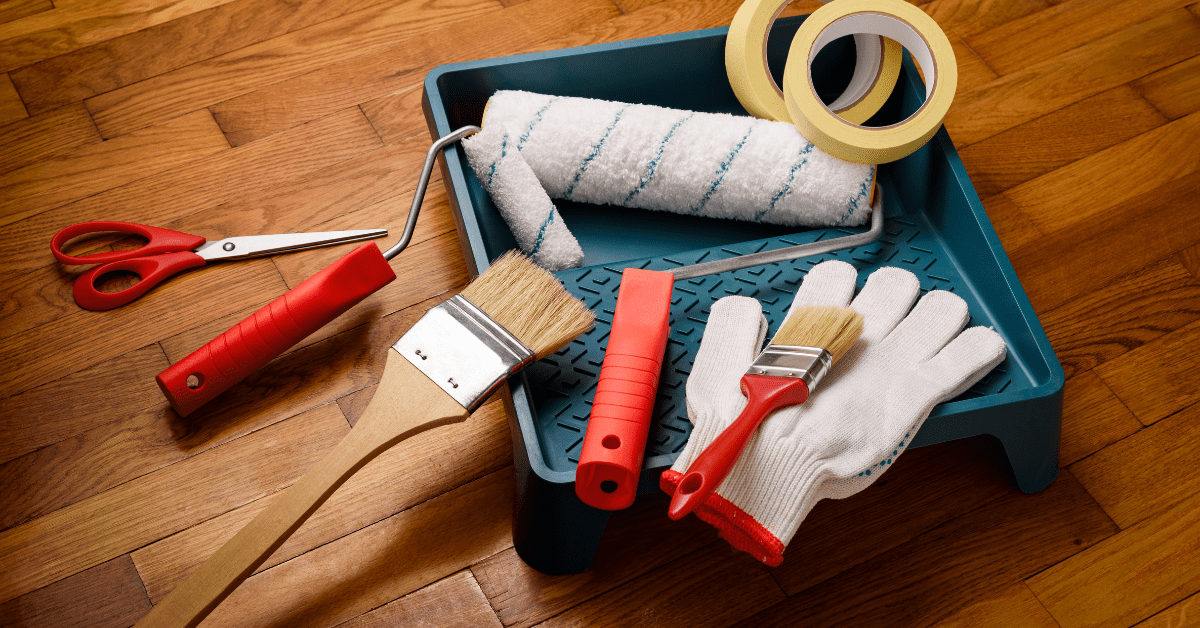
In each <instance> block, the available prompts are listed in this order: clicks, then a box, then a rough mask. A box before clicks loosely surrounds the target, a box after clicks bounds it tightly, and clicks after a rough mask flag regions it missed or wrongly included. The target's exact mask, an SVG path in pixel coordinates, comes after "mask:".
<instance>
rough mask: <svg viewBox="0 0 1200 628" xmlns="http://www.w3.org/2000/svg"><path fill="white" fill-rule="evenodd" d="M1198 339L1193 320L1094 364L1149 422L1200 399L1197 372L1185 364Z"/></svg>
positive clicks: (1198, 325) (1199, 334) (1199, 325)
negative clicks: (1110, 359) (1104, 362)
mask: <svg viewBox="0 0 1200 628" xmlns="http://www.w3.org/2000/svg"><path fill="white" fill-rule="evenodd" d="M1197 342H1200V322H1195V323H1191V324H1189V325H1187V326H1186V327H1182V328H1180V329H1178V330H1176V331H1173V332H1171V333H1169V334H1167V335H1165V336H1162V337H1160V338H1158V339H1156V340H1153V341H1151V342H1148V343H1146V344H1144V345H1142V346H1141V347H1138V348H1137V349H1134V350H1133V351H1130V352H1129V353H1127V354H1125V355H1123V356H1121V357H1119V358H1117V359H1115V360H1112V361H1111V362H1108V363H1106V364H1102V365H1100V366H1098V367H1096V373H1097V374H1098V375H1099V376H1100V378H1101V379H1103V380H1104V383H1105V384H1107V385H1108V387H1109V388H1111V389H1112V391H1113V392H1114V393H1115V394H1116V395H1117V397H1119V398H1120V399H1121V401H1122V402H1123V403H1124V404H1125V405H1126V406H1129V409H1130V410H1132V411H1133V413H1134V414H1135V415H1137V418H1138V420H1139V421H1141V422H1142V423H1143V424H1144V425H1150V424H1151V423H1154V422H1155V421H1158V420H1159V419H1162V418H1165V417H1168V416H1170V415H1171V414H1173V413H1175V412H1178V411H1179V410H1182V409H1183V408H1185V407H1187V406H1189V405H1191V404H1193V403H1195V402H1197V401H1200V386H1198V384H1200V374H1198V373H1197V371H1196V369H1194V368H1192V366H1191V365H1190V364H1188V363H1187V358H1188V356H1191V355H1194V352H1195V350H1196V346H1197V344H1196V343H1197Z"/></svg>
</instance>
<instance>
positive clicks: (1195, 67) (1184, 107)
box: [1131, 56, 1200, 120]
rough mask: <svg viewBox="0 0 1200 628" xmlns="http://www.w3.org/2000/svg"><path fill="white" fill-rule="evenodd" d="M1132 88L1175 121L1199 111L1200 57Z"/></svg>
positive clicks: (1193, 58)
mask: <svg viewBox="0 0 1200 628" xmlns="http://www.w3.org/2000/svg"><path fill="white" fill-rule="evenodd" d="M1131 85H1133V87H1134V88H1135V89H1137V90H1138V91H1139V92H1141V93H1142V95H1143V96H1145V97H1146V100H1149V101H1150V102H1152V103H1154V106H1155V107H1157V108H1158V110H1159V111H1161V112H1163V114H1164V115H1166V116H1167V117H1168V118H1171V119H1172V120H1174V119H1176V118H1182V117H1183V116H1186V115H1188V114H1189V113H1193V112H1196V111H1200V56H1197V57H1192V58H1190V59H1188V60H1187V61H1181V62H1179V63H1176V64H1175V65H1173V66H1171V67H1168V68H1163V69H1162V70H1159V71H1158V72H1155V73H1154V74H1150V75H1148V76H1144V77H1142V78H1140V79H1138V80H1136V81H1134V82H1133V83H1131Z"/></svg>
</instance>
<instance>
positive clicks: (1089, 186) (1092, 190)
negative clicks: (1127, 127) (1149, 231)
mask: <svg viewBox="0 0 1200 628" xmlns="http://www.w3.org/2000/svg"><path fill="white" fill-rule="evenodd" d="M1197 34H1198V35H1200V31H1197ZM1197 142H1200V112H1197V113H1195V114H1192V115H1189V116H1186V117H1184V118H1181V119H1179V120H1176V121H1174V122H1171V123H1169V124H1165V125H1163V126H1160V127H1158V128H1156V129H1154V130H1152V131H1149V132H1146V133H1143V134H1141V135H1138V136H1137V137H1134V138H1133V139H1130V140H1126V141H1124V142H1121V143H1120V144H1117V145H1116V146H1113V147H1112V148H1108V149H1106V150H1103V151H1100V152H1097V153H1094V154H1091V155H1089V156H1087V157H1085V158H1083V159H1080V160H1079V161H1076V162H1074V163H1072V164H1070V165H1068V166H1065V167H1063V168H1059V169H1058V170H1055V171H1053V172H1050V173H1048V174H1045V175H1043V176H1041V177H1038V178H1036V179H1033V180H1032V181H1029V182H1026V183H1023V184H1021V185H1018V186H1017V187H1015V188H1013V189H1011V190H1008V191H1007V192H1005V196H1007V197H1008V198H1009V199H1010V200H1012V201H1013V202H1014V203H1016V205H1017V206H1018V207H1020V208H1021V212H1022V213H1023V214H1025V215H1026V216H1029V219H1030V220H1032V221H1033V222H1034V224H1036V225H1037V226H1038V229H1040V230H1041V231H1042V232H1043V233H1050V232H1052V231H1058V230H1060V229H1067V228H1070V227H1072V226H1073V225H1076V224H1078V223H1080V222H1082V221H1086V220H1090V219H1092V218H1093V217H1095V216H1098V215H1101V214H1103V213H1104V212H1106V211H1107V210H1108V209H1109V208H1111V207H1113V206H1114V205H1117V204H1119V203H1121V202H1122V201H1125V200H1127V199H1131V198H1134V197H1136V196H1138V195H1140V194H1144V193H1147V192H1152V191H1153V190H1155V189H1157V188H1158V187H1159V186H1162V185H1164V184H1166V183H1170V182H1171V181H1174V180H1176V179H1179V178H1181V177H1185V176H1187V175H1189V174H1192V173H1193V172H1196V171H1197V169H1200V159H1196V158H1194V153H1192V152H1191V151H1192V149H1193V148H1194V146H1195V144H1196V143H1197ZM1097 172H1103V173H1105V176H1103V177H1097V176H1096V173H1097ZM1051 189H1053V190H1054V194H1052V195H1047V193H1048V192H1050V190H1051Z"/></svg>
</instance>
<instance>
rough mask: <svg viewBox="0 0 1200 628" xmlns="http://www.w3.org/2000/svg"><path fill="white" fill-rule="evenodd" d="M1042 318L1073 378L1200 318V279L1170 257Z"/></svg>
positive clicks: (1069, 374) (1083, 296)
mask: <svg viewBox="0 0 1200 628" xmlns="http://www.w3.org/2000/svg"><path fill="white" fill-rule="evenodd" d="M1040 318H1041V320H1042V325H1043V326H1044V327H1045V328H1046V330H1047V335H1048V336H1049V337H1050V344H1051V345H1053V346H1054V353H1055V355H1057V356H1058V361H1059V362H1060V363H1061V364H1062V367H1063V371H1065V372H1066V374H1067V378H1068V379H1070V378H1072V377H1074V376H1076V375H1078V374H1081V373H1083V372H1085V371H1088V370H1089V369H1092V368H1095V367H1097V366H1100V365H1101V364H1104V363H1106V362H1108V361H1109V360H1112V359H1114V358H1116V357H1118V356H1121V355H1124V354H1126V353H1128V352H1129V351H1132V350H1133V349H1136V348H1138V347H1140V346H1142V345H1144V344H1146V343H1147V342H1150V341H1151V340H1154V339H1155V338H1158V337H1160V336H1162V335H1163V334H1166V333H1169V332H1172V331H1174V330H1176V329H1179V328H1180V327H1183V326H1185V325H1188V324H1190V323H1192V322H1193V321H1196V320H1197V319H1200V282H1198V281H1197V280H1196V277H1194V276H1193V275H1192V274H1191V273H1189V272H1188V271H1187V269H1186V268H1184V267H1183V266H1182V265H1181V264H1180V263H1179V262H1178V261H1177V260H1176V259H1174V258H1171V257H1168V258H1166V259H1164V260H1161V261H1159V262H1156V263H1154V264H1150V265H1148V266H1146V267H1144V268H1141V269H1139V270H1137V271H1136V272H1133V273H1131V274H1129V275H1126V276H1124V277H1121V278H1119V279H1117V280H1116V281H1114V282H1112V283H1110V284H1107V285H1105V286H1103V287H1102V288H1099V289H1097V290H1094V291H1092V292H1089V293H1085V294H1083V295H1080V296H1079V297H1078V298H1076V299H1075V300H1073V301H1071V302H1069V303H1066V304H1064V305H1062V306H1060V307H1056V308H1054V309H1052V310H1050V311H1048V312H1044V313H1043V314H1042V315H1041V316H1040Z"/></svg>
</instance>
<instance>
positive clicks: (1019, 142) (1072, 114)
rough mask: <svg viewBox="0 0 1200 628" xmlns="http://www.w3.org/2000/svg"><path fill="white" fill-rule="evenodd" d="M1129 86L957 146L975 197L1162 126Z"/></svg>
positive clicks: (1159, 118)
mask: <svg viewBox="0 0 1200 628" xmlns="http://www.w3.org/2000/svg"><path fill="white" fill-rule="evenodd" d="M1166 122H1167V119H1166V117H1164V116H1163V115H1162V114H1161V113H1159V112H1158V110H1157V109H1155V108H1154V106H1153V105H1151V104H1150V103H1149V102H1147V101H1146V99H1145V98H1142V97H1141V96H1140V95H1139V94H1138V93H1137V91H1136V90H1134V89H1133V88H1132V87H1130V86H1129V85H1121V86H1118V87H1115V88H1113V89H1110V90H1108V91H1105V92H1101V93H1099V94H1096V95H1095V96H1092V97H1090V98H1085V99H1083V100H1081V101H1079V102H1077V103H1075V104H1073V105H1069V106H1067V107H1063V108H1062V109H1059V110H1058V111H1054V112H1051V113H1049V114H1046V115H1044V116H1042V117H1040V118H1037V119H1035V120H1031V121H1029V122H1026V123H1025V124H1022V125H1019V126H1016V127H1013V128H1011V129H1009V130H1007V131H1005V132H1003V133H1000V134H998V135H994V136H992V137H990V138H988V139H986V140H983V141H982V142H978V143H975V144H972V145H970V146H967V147H966V148H963V149H961V150H959V152H958V155H959V157H961V158H962V160H963V165H965V166H966V167H967V172H969V173H970V174H971V183H973V184H975V191H976V192H978V193H979V195H980V196H981V197H984V198H986V197H988V196H991V195H992V194H997V193H1000V192H1003V191H1004V190H1007V189H1009V188H1013V187H1016V186H1017V185H1020V184H1022V183H1025V182H1026V181H1029V180H1030V179H1035V178H1037V177H1039V176H1041V175H1043V174H1046V173H1048V172H1051V171H1053V170H1055V169H1057V168H1061V167H1063V166H1066V165H1067V164H1070V163H1072V162H1074V161H1078V160H1080V159H1083V158H1084V157H1088V156H1089V155H1092V154H1093V153H1096V152H1097V151H1101V150H1104V149H1106V148H1108V147H1110V146H1113V145H1116V144H1119V143H1121V142H1124V141H1125V140H1129V139H1132V138H1134V137H1136V136H1138V135H1140V134H1142V133H1145V132H1146V131H1149V130H1151V129H1154V128H1156V127H1159V126H1162V125H1163V124H1166Z"/></svg>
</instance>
